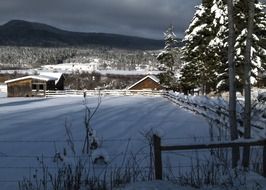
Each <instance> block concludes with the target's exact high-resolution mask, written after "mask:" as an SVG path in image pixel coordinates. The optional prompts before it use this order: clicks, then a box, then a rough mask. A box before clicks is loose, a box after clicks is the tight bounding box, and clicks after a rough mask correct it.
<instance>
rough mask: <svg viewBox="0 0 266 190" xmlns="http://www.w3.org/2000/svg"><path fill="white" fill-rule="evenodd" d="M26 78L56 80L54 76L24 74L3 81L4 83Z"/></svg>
mask: <svg viewBox="0 0 266 190" xmlns="http://www.w3.org/2000/svg"><path fill="white" fill-rule="evenodd" d="M26 79H36V80H43V81H51V80H57V78H55V77H48V76H42V75H32V76H25V77H20V78H15V79H11V80H7V81H5V83H6V84H7V83H11V82H16V81H20V80H26Z"/></svg>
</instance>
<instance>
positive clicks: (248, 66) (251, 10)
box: [242, 0, 255, 168]
mask: <svg viewBox="0 0 266 190" xmlns="http://www.w3.org/2000/svg"><path fill="white" fill-rule="evenodd" d="M246 1H247V4H248V9H249V11H248V26H247V27H248V28H247V39H246V51H245V65H244V81H245V84H244V90H245V91H244V92H245V93H244V94H245V108H244V130H245V131H244V138H245V139H249V138H250V131H251V126H250V120H251V117H250V114H251V94H250V93H251V85H250V75H251V46H252V34H253V27H254V3H255V2H254V0H246ZM249 157H250V147H249V146H245V147H244V150H243V160H242V165H243V167H244V168H248V166H249Z"/></svg>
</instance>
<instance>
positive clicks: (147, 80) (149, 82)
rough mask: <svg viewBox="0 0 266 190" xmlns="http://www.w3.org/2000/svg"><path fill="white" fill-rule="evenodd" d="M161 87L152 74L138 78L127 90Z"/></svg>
mask: <svg viewBox="0 0 266 190" xmlns="http://www.w3.org/2000/svg"><path fill="white" fill-rule="evenodd" d="M161 89H163V87H162V86H161V84H160V80H159V79H158V78H157V77H156V76H154V75H147V76H145V77H144V78H142V79H140V80H139V81H137V82H136V83H134V84H133V85H131V86H130V87H128V90H161Z"/></svg>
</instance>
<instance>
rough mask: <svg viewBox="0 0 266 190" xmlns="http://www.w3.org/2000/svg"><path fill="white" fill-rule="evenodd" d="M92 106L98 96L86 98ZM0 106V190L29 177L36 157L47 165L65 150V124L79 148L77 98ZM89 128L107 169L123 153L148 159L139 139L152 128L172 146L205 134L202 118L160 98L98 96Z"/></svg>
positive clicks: (5, 100) (81, 121)
mask: <svg viewBox="0 0 266 190" xmlns="http://www.w3.org/2000/svg"><path fill="white" fill-rule="evenodd" d="M96 104H97V97H88V106H89V107H90V108H92V109H93V108H95V106H96ZM0 107H1V109H0V124H1V125H0V159H1V164H0V171H1V172H0V182H1V187H2V188H1V189H15V187H16V186H17V183H16V181H17V180H20V179H22V177H23V176H26V177H29V176H30V175H32V173H34V171H35V170H36V168H37V169H38V166H39V165H38V163H37V159H36V158H37V157H41V156H43V158H44V160H45V161H46V162H47V163H48V164H49V165H50V164H51V163H52V158H53V156H54V155H55V153H56V152H59V151H62V149H63V147H66V146H67V145H66V142H65V140H66V130H65V123H67V125H68V126H69V128H70V129H71V131H72V135H73V138H74V139H75V143H76V146H77V147H76V149H80V147H81V146H82V143H83V139H84V136H85V130H84V105H83V97H81V96H80V97H56V98H55V97H50V98H0ZM91 125H92V128H93V129H95V130H96V132H97V136H98V137H99V139H101V143H102V149H103V150H104V151H105V152H106V154H107V155H108V157H109V164H110V165H118V164H119V163H121V160H122V159H123V157H124V156H123V155H125V152H127V153H129V152H130V153H133V154H142V155H145V154H146V155H148V153H149V152H148V148H147V144H148V143H147V140H146V139H145V137H144V134H145V132H147V131H149V129H151V128H154V129H156V130H157V131H162V132H160V133H161V134H162V133H164V134H163V139H165V140H167V139H168V140H171V141H172V140H174V139H175V140H179V141H180V140H182V141H184V140H191V138H192V137H196V136H204V137H206V136H208V133H209V128H208V123H206V122H205V121H204V119H203V118H201V117H199V116H196V115H194V114H193V113H192V112H187V111H184V110H182V109H180V108H178V107H177V106H175V105H174V104H172V103H171V102H169V101H167V100H166V99H164V98H162V97H145V96H125V97H119V96H113V97H112V96H109V97H103V98H102V103H101V105H100V108H99V110H98V111H97V112H96V114H95V116H94V117H93V119H92V122H91ZM158 129H159V130H158ZM176 142H177V141H176ZM165 143H166V142H165ZM78 151H80V150H78ZM146 157H147V156H146ZM147 159H148V158H147ZM182 162H184V163H182ZM188 162H190V160H189V159H187V158H183V159H180V160H179V164H187V163H188ZM140 164H141V163H140ZM145 164H147V162H146V161H143V165H145Z"/></svg>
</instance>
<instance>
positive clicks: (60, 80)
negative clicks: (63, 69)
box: [40, 72, 65, 90]
mask: <svg viewBox="0 0 266 190" xmlns="http://www.w3.org/2000/svg"><path fill="white" fill-rule="evenodd" d="M40 76H45V77H51V78H56V80H55V89H48V90H64V89H65V85H64V84H65V77H64V75H63V73H51V72H41V73H40Z"/></svg>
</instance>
